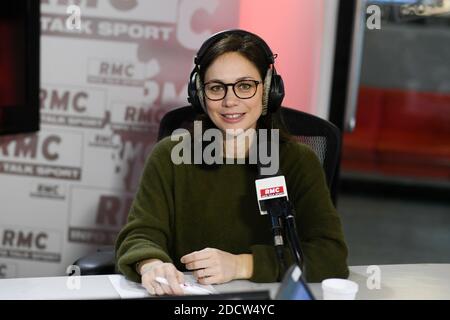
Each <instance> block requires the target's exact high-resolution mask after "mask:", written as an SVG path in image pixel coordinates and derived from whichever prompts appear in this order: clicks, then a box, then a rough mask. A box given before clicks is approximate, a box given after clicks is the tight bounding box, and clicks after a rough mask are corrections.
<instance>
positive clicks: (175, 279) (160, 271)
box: [139, 260, 184, 295]
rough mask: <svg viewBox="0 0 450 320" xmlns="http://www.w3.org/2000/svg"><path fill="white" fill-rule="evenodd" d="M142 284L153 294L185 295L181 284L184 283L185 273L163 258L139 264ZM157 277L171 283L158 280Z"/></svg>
mask: <svg viewBox="0 0 450 320" xmlns="http://www.w3.org/2000/svg"><path fill="white" fill-rule="evenodd" d="M139 273H140V274H141V282H142V286H143V287H144V288H145V289H147V291H148V292H149V293H150V294H152V295H183V294H184V292H183V289H182V288H181V287H180V284H182V283H184V275H183V273H182V272H180V271H178V270H177V268H175V266H174V265H173V264H172V263H167V262H166V263H165V262H162V261H161V260H153V261H151V262H147V263H142V265H140V266H139ZM156 277H161V278H164V279H166V280H167V282H168V283H169V284H168V285H167V284H162V283H159V282H157V281H156Z"/></svg>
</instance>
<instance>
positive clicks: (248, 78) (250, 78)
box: [205, 76, 255, 83]
mask: <svg viewBox="0 0 450 320" xmlns="http://www.w3.org/2000/svg"><path fill="white" fill-rule="evenodd" d="M241 80H255V79H253V77H250V76H245V77H240V78H237V79H236V81H235V82H238V81H241ZM211 82H218V83H225V82H224V81H223V80H220V79H211V80H209V81H207V82H205V83H211Z"/></svg>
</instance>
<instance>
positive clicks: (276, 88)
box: [268, 72, 284, 113]
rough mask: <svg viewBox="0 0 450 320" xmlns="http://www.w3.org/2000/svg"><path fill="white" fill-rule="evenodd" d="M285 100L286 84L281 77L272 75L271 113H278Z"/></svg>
mask: <svg viewBox="0 0 450 320" xmlns="http://www.w3.org/2000/svg"><path fill="white" fill-rule="evenodd" d="M283 99H284V83H283V79H282V78H281V76H280V75H278V74H276V72H274V74H273V75H272V81H271V84H270V94H269V101H268V103H269V109H268V111H269V112H272V113H273V112H276V111H277V110H278V109H279V108H280V107H281V103H282V102H283Z"/></svg>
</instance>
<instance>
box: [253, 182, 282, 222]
mask: <svg viewBox="0 0 450 320" xmlns="http://www.w3.org/2000/svg"><path fill="white" fill-rule="evenodd" d="M255 187H256V197H257V198H258V207H259V212H260V213H261V214H262V215H265V214H267V211H266V208H265V205H264V204H263V203H264V202H265V201H268V200H270V199H273V198H281V197H286V198H287V199H288V193H287V187H286V180H285V179H284V176H283V175H278V176H272V177H269V178H260V179H256V180H255ZM261 204H262V206H261Z"/></svg>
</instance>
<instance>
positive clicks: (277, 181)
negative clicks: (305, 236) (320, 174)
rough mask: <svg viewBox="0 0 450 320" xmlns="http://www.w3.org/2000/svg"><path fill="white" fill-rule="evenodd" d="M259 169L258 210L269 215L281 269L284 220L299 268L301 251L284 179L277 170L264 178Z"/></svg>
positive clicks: (256, 183) (257, 187)
mask: <svg viewBox="0 0 450 320" xmlns="http://www.w3.org/2000/svg"><path fill="white" fill-rule="evenodd" d="M260 169H261V167H258V178H257V179H256V180H255V186H256V195H257V199H258V206H259V211H260V213H261V215H267V214H269V215H270V220H271V223H272V233H273V237H274V245H275V249H276V252H277V256H278V260H279V262H280V266H281V268H282V270H285V269H286V268H285V262H284V252H283V246H284V239H283V233H284V229H283V222H285V227H286V233H287V236H288V240H289V243H290V248H291V251H292V254H293V257H294V259H295V260H296V263H297V265H298V266H299V268H301V267H302V261H303V252H302V250H301V247H300V243H299V241H298V234H297V228H296V225H295V208H294V206H293V205H292V203H291V202H290V201H289V197H288V193H287V187H286V180H285V178H284V176H283V175H282V174H280V172H279V171H278V172H277V173H276V174H275V175H271V176H267V177H266V178H264V177H263V176H262V175H261V170H260Z"/></svg>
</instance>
